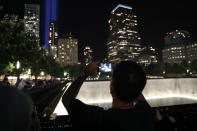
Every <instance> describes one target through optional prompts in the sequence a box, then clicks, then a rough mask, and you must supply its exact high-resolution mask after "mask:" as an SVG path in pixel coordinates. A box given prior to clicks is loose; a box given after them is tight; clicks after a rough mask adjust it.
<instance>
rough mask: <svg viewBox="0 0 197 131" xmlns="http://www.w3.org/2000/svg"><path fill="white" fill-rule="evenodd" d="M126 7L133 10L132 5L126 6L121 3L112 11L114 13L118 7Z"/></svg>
mask: <svg viewBox="0 0 197 131" xmlns="http://www.w3.org/2000/svg"><path fill="white" fill-rule="evenodd" d="M120 7H121V8H126V9H130V10H132V7H130V6H126V5H122V4H119V5H117V6H116V7H115V8H114V9H113V10H112V12H111V13H114V12H115V11H116V10H117V9H118V8H120Z"/></svg>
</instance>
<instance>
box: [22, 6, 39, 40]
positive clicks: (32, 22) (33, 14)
mask: <svg viewBox="0 0 197 131" xmlns="http://www.w3.org/2000/svg"><path fill="white" fill-rule="evenodd" d="M24 21H25V31H26V32H33V33H34V34H35V36H36V38H37V39H38V40H39V38H40V5H37V4H25V14H24Z"/></svg>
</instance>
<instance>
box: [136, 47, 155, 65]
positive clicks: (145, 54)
mask: <svg viewBox="0 0 197 131" xmlns="http://www.w3.org/2000/svg"><path fill="white" fill-rule="evenodd" d="M157 57H158V55H157V53H156V51H155V49H154V48H153V47H151V46H146V47H143V48H142V51H141V53H140V55H139V57H138V61H137V63H140V64H143V65H144V66H148V65H150V64H152V63H157V62H158V58H157Z"/></svg>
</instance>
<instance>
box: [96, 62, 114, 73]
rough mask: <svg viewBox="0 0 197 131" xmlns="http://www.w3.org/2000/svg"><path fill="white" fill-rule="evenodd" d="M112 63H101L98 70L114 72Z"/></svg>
mask: <svg viewBox="0 0 197 131" xmlns="http://www.w3.org/2000/svg"><path fill="white" fill-rule="evenodd" d="M112 66H113V65H112V63H100V65H99V68H98V71H99V72H112Z"/></svg>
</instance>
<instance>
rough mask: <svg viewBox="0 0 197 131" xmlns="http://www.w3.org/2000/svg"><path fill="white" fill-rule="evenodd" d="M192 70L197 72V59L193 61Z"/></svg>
mask: <svg viewBox="0 0 197 131" xmlns="http://www.w3.org/2000/svg"><path fill="white" fill-rule="evenodd" d="M190 67H191V71H192V72H193V73H197V59H195V60H193V61H192V62H191V66H190Z"/></svg>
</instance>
